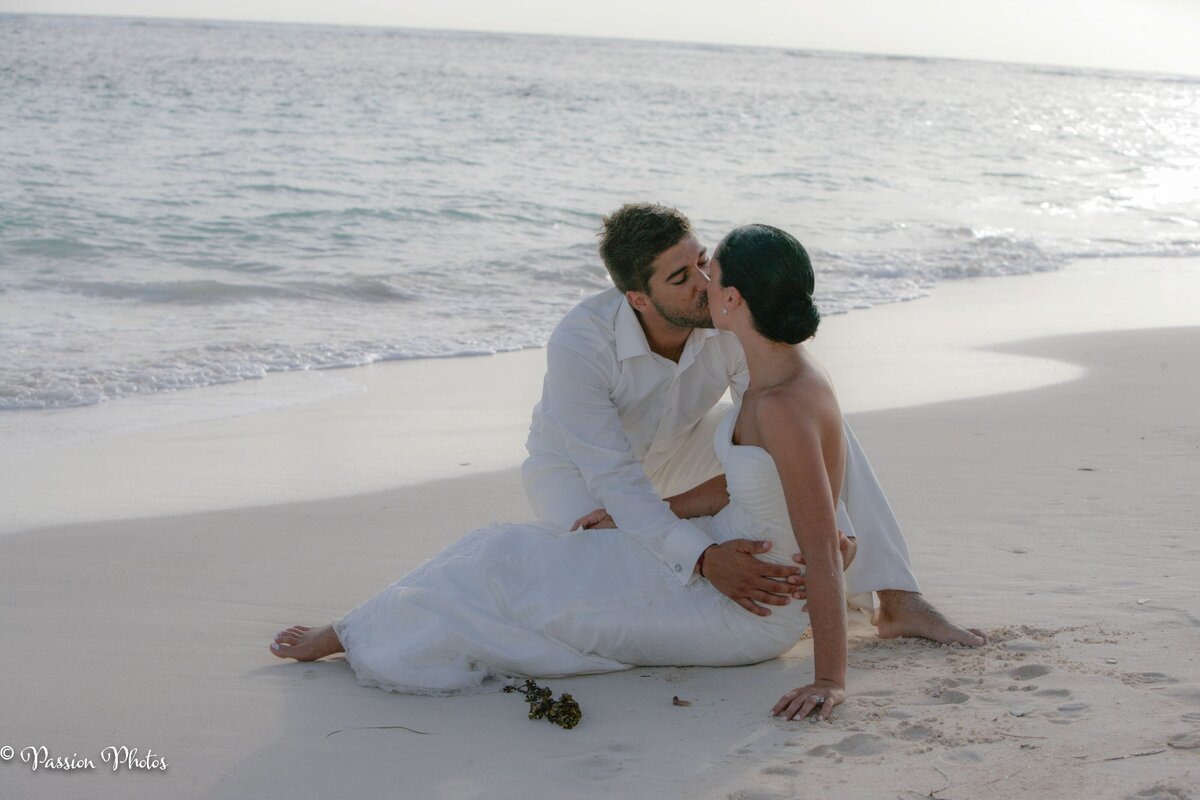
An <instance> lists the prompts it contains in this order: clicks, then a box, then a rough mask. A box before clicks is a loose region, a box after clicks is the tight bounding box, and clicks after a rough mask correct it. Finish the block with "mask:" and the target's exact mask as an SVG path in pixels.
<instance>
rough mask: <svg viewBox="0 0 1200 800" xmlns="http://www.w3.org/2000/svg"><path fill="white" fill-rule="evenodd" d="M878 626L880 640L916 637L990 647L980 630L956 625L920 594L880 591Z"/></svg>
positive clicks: (876, 625) (876, 619) (945, 642)
mask: <svg viewBox="0 0 1200 800" xmlns="http://www.w3.org/2000/svg"><path fill="white" fill-rule="evenodd" d="M875 627H876V628H877V629H878V631H879V636H880V638H881V639H894V638H896V637H897V636H915V637H918V638H921V639H930V640H932V641H935V642H940V643H941V644H961V645H963V646H965V647H980V646H982V645H985V644H987V634H986V633H984V632H983V631H981V630H979V629H978V628H964V627H962V626H960V625H955V624H954V623H953V622H951V621H950V620H948V619H946V617H944V616H943V615H942V612H940V611H938V610H937V609H936V608H934V607H933V605H932V604H931V603H930V602H929V601H928V600H926V599H925V598H924V597H922V596H921V595H920V594H918V593H917V592H902V591H900V590H898V589H885V590H883V591H881V592H879V612H878V613H877V614H876V616H875Z"/></svg>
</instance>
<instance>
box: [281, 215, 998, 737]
mask: <svg viewBox="0 0 1200 800" xmlns="http://www.w3.org/2000/svg"><path fill="white" fill-rule="evenodd" d="M600 256H601V258H602V259H603V261H604V265H605V266H606V267H607V269H608V272H609V275H610V276H611V277H612V281H613V284H614V288H611V289H608V290H606V291H603V292H601V293H599V294H597V295H595V296H593V297H590V298H588V299H586V300H584V301H583V302H582V303H580V304H579V305H577V306H576V307H575V308H573V309H572V310H571V311H569V312H568V313H567V314H566V316H565V317H563V320H562V322H561V323H559V325H558V327H557V328H556V329H555V330H554V332H553V333H552V334H551V336H550V341H549V343H548V344H547V347H546V361H547V369H546V378H545V383H544V388H543V393H542V399H541V401H540V402H539V403H538V405H537V406H536V407H535V408H534V410H533V421H532V424H531V425H530V433H529V440H528V442H527V444H526V447H527V449H528V451H529V457H528V458H527V459H526V460H525V463H524V465H523V468H522V474H523V477H524V481H525V488H526V491H527V493H528V496H529V501H530V504H531V505H532V507H533V509H534V511H535V513H536V514H537V516H538V519H539V522H534V523H530V522H522V523H509V524H496V525H492V526H489V527H487V528H483V529H480V530H477V531H473V532H471V533H469V534H467V535H466V536H465V537H463V538H462V539H461V540H459V541H458V542H456V543H454V544H452V545H450V546H449V547H447V548H446V549H444V550H443V551H442V552H441V553H439V554H438V555H436V556H434V557H433V558H432V559H430V560H429V561H427V562H425V563H424V564H422V565H421V566H419V567H417V568H416V569H414V570H413V571H412V572H410V573H408V574H407V575H405V576H404V577H402V578H400V579H399V580H398V581H396V582H395V583H393V584H392V585H391V586H389V587H387V588H386V589H384V590H383V591H382V592H380V593H379V594H377V595H375V596H374V597H373V598H371V599H370V600H368V601H366V602H365V603H363V604H362V605H360V606H358V607H357V608H355V609H354V610H352V611H350V612H349V613H348V614H346V615H345V616H344V617H342V618H341V619H339V620H337V621H336V622H334V623H333V624H331V625H325V626H323V627H306V626H294V627H291V628H288V629H286V630H283V631H281V632H280V633H279V634H278V635H277V636H276V637H275V640H274V642H272V643H271V645H270V650H271V652H272V653H273V654H275V655H276V656H279V657H280V658H294V659H297V660H300V661H311V660H314V659H318V658H322V657H324V656H328V655H332V654H335V653H342V652H344V653H345V654H346V660H347V661H349V663H350V666H351V667H353V668H354V671H355V673H356V674H357V676H358V680H359V682H360V683H362V684H364V685H368V686H378V687H380V688H383V689H387V690H391V691H400V692H412V693H419V694H442V693H453V692H458V691H462V690H468V689H471V688H475V687H478V686H480V684H482V683H483V682H484V681H485V680H486V679H489V678H498V679H508V678H514V677H550V676H562V675H581V674H587V673H597V672H608V671H614V670H623V669H628V668H629V667H632V666H668V665H675V666H687V665H695V666H700V665H703V666H733V665H742V664H752V663H756V662H759V661H764V660H767V659H770V658H775V657H777V656H779V655H781V654H783V653H785V652H787V651H788V650H790V649H791V648H792V647H793V646H794V645H795V644H796V642H797V641H799V639H800V637H801V636H802V634H803V633H804V631H805V629H806V628H808V627H809V626H811V627H812V634H813V650H814V659H813V660H814V674H813V680H812V681H811V682H810V683H808V684H806V685H805V686H801V687H798V688H795V689H792V690H791V691H788V692H787V693H785V694H784V695H783V696H782V697H781V698H780V699H779V701H778V702H777V703H776V704H775V706H774V708H773V713H774V714H776V715H777V716H783V717H786V718H788V719H798V718H803V717H806V716H808V715H809V714H810V713H812V714H814V715H816V716H819V717H821V718H828V717H829V715H830V714H831V713H832V712H833V709H834V708H835V707H836V706H838V705H839V704H841V703H842V702H844V700H845V697H846V659H847V654H846V649H847V647H846V636H847V634H846V615H847V598H848V597H851V598H853V599H854V600H855V601H856V602H858V604H859V605H863V606H864V607H868V608H871V607H873V599H872V596H871V593H872V592H874V593H875V597H877V598H878V607H877V608H874V623H875V625H876V626H877V628H878V632H879V635H880V636H883V637H895V636H918V637H923V638H927V639H932V640H933V641H937V642H942V643H958V644H961V645H966V646H979V645H982V644H983V643H984V642H985V641H986V637H985V636H984V634H983V633H982V632H981V631H978V630H975V629H971V630H968V629H966V628H962V627H960V626H958V625H955V624H954V623H952V622H950V621H949V620H948V619H946V618H945V617H944V616H943V615H942V614H940V613H939V612H938V611H937V610H936V609H935V608H934V607H933V606H932V605H931V604H930V603H929V602H928V601H927V600H925V598H924V597H922V595H921V594H920V588H919V586H918V584H917V580H916V578H915V576H914V575H913V572H912V567H911V564H910V563H909V558H908V549H907V546H906V545H905V542H904V538H903V535H902V534H901V532H900V528H899V525H898V524H897V522H896V519H895V517H894V515H893V514H892V511H891V508H890V507H889V506H888V503H887V499H886V498H885V497H884V495H883V491H882V489H881V488H880V487H879V484H878V481H877V480H876V478H875V475H874V473H873V472H872V470H871V467H870V464H869V463H868V462H867V459H866V456H865V455H864V454H863V452H862V449H861V448H860V447H859V445H858V442H857V440H856V439H855V438H854V435H853V433H852V432H851V431H850V429H849V427H848V426H847V424H846V422H845V420H844V419H843V417H842V412H841V409H840V408H839V406H838V400H837V394H836V392H835V391H834V388H833V384H832V382H831V381H830V378H829V375H828V374H827V373H826V371H825V370H824V368H823V367H821V365H820V364H819V363H817V361H816V360H815V359H814V358H813V356H812V355H811V354H810V353H809V352H808V351H807V349H806V348H805V346H804V342H806V341H807V340H808V339H810V338H812V337H813V335H814V334H815V333H816V331H817V326H818V323H819V322H820V314H819V312H818V310H817V307H816V305H815V304H814V303H813V289H814V277H813V269H812V265H811V263H810V260H809V256H808V253H807V252H806V251H805V249H804V247H803V246H802V245H801V244H800V242H799V241H797V240H796V239H795V237H793V236H791V235H790V234H788V233H786V232H784V231H782V230H779V229H778V228H774V227H771V226H769V225H747V226H744V227H740V228H737V229H736V230H734V231H732V232H731V233H730V234H729V235H727V236H726V237H725V238H724V239H722V240H721V242H720V244H718V245H717V247H716V249H715V250H714V251H713V253H712V255H711V257H710V256H709V254H708V251H707V250H706V248H705V247H704V246H703V245H701V243H700V241H699V240H698V239H697V237H696V235H695V233H694V232H693V231H692V227H691V224H690V223H689V221H688V220H687V218H686V217H685V216H684V215H683V214H681V213H680V212H679V211H677V210H676V209H673V208H668V207H665V206H660V205H651V204H630V205H625V206H622V207H621V208H619V209H617V210H616V211H615V212H613V213H612V214H611V215H609V216H607V217H605V218H604V221H603V229H602V231H601V233H600ZM727 390H728V391H730V392H731V395H732V398H733V405H732V406H729V405H727V404H725V403H722V402H720V401H721V398H722V397H723V396H724V395H725V392H726V391H727ZM797 550H798V551H799V552H798V553H797V552H796V551H797Z"/></svg>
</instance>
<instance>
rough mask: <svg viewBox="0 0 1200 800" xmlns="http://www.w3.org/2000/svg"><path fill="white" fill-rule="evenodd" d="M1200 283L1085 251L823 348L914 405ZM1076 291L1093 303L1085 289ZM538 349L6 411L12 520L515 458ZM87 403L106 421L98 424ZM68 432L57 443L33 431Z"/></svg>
mask: <svg viewBox="0 0 1200 800" xmlns="http://www.w3.org/2000/svg"><path fill="white" fill-rule="evenodd" d="M1197 296H1200V259H1175V258H1171V259H1117V260H1110V259H1102V260H1095V261H1079V262H1075V263H1074V264H1072V265H1071V266H1069V267H1068V268H1066V269H1064V270H1059V271H1055V272H1046V273H1035V274H1031V275H1022V276H1002V277H996V278H973V279H967V280H962V281H949V282H944V283H942V284H939V285H938V287H937V288H936V289H935V291H934V292H933V293H932V295H930V296H929V297H925V298H921V299H918V300H914V301H909V302H906V303H894V304H889V305H884V306H878V307H876V308H872V309H866V310H861V311H857V312H854V313H851V314H845V315H836V316H832V317H829V318H828V319H826V320H824V321H823V322H822V328H821V331H820V332H819V334H818V337H817V339H816V340H814V342H813V345H812V349H813V351H814V353H815V354H817V356H818V357H819V358H820V359H821V360H822V361H823V362H824V363H825V364H826V365H827V366H828V367H829V369H830V370H831V372H832V374H833V375H834V379H835V382H836V384H837V386H838V390H839V394H840V398H841V402H842V406H843V410H844V411H845V412H846V413H847V414H855V413H861V412H864V411H877V410H883V409H887V408H897V407H908V406H916V405H922V404H927V403H931V402H940V401H946V400H951V399H956V398H957V399H962V398H967V397H977V396H987V395H994V394H1003V393H1007V392H1013V391H1023V390H1030V389H1033V388H1037V387H1039V386H1047V385H1052V384H1054V383H1060V382H1064V381H1069V380H1074V379H1077V378H1079V377H1080V376H1081V375H1082V374H1083V371H1082V369H1081V368H1079V367H1078V366H1077V365H1073V364H1069V363H1066V362H1063V361H1059V360H1054V359H1048V358H1042V357H1035V356H1029V355H1023V354H1018V353H1014V352H1011V351H1006V350H1005V349H1004V346H1005V345H1006V344H1007V343H1010V342H1013V341H1019V340H1021V339H1028V338H1035V337H1039V336H1048V335H1054V334H1059V333H1072V332H1075V333H1081V332H1086V331H1094V330H1106V329H1120V330H1135V329H1143V328H1151V327H1164V326H1171V325H1183V324H1200V310H1197V309H1194V308H1191V307H1189V305H1188V302H1187V298H1189V297H1197ZM1079 297H1085V298H1090V301H1091V302H1090V304H1089V305H1087V306H1080V305H1079V304H1078V302H1077V301H1078V298H1079ZM544 352H545V351H544V350H542V349H538V350H523V351H516V352H510V353H500V354H496V355H492V356H480V357H472V358H447V359H415V360H411V361H393V362H384V363H379V364H373V365H369V366H366V367H353V368H346V369H342V370H322V371H315V372H308V373H287V374H282V375H270V376H267V378H265V379H263V380H262V381H260V382H246V383H242V384H236V385H232V386H228V387H209V388H206V389H198V390H191V391H188V392H184V393H179V394H177V395H175V396H155V397H150V398H139V399H135V400H131V401H128V402H127V401H117V402H114V403H113V404H112V405H111V406H110V407H107V408H106V407H96V408H88V409H78V410H68V411H66V412H65V413H49V414H40V415H38V416H37V417H28V418H25V419H27V420H38V422H37V423H35V424H31V425H29V426H26V427H24V428H23V426H21V425H19V424H18V422H19V421H14V420H13V419H12V418H9V419H8V420H6V422H7V423H8V427H7V428H0V438H4V437H5V436H7V438H8V439H9V440H10V442H9V444H10V446H9V447H7V448H5V450H4V452H0V537H2V536H5V535H10V534H13V533H17V532H21V531H29V530H34V529H39V528H46V527H52V526H55V525H63V524H71V523H80V522H87V521H99V520H115V519H137V518H147V517H156V516H165V515H174V514H183V513H192V512H200V511H206V510H215V509H222V508H226V509H227V508H239V507H250V506H263V505H275V504H280V503H287V502H296V501H301V500H306V499H314V498H331V497H341V496H353V495H361V494H366V493H370V492H375V491H382V490H385V489H387V488H389V487H393V486H398V485H406V486H407V485H416V484H421V483H425V482H428V481H433V480H439V479H444V478H451V477H455V476H461V475H469V474H479V473H482V472H488V471H493V470H498V469H504V468H508V467H513V466H516V465H519V464H520V461H521V459H522V458H523V456H524V440H525V433H526V430H527V426H528V422H529V412H530V410H531V409H532V407H533V405H534V403H536V402H537V399H538V397H539V396H540V391H541V379H542V375H543V372H544V357H545V356H544ZM285 397H286V398H287V399H284V398H285ZM481 397H484V398H486V401H485V402H480V400H479V398H481ZM156 406H167V407H170V408H172V409H173V410H172V411H170V413H168V414H167V418H168V419H170V418H171V415H172V414H177V413H183V414H184V415H185V416H186V415H191V416H192V417H193V418H192V419H191V420H190V421H184V422H175V423H170V424H157V423H155V422H154V421H153V420H154V419H155V414H156V411H155V407H156ZM180 409H182V411H180ZM91 419H102V420H103V421H102V422H101V423H100V425H101V427H107V428H110V429H111V430H109V431H97V430H96V429H95V425H94V424H93V423H91V422H89V421H87V420H91ZM75 420H84V421H83V422H76V421H75ZM56 436H57V437H59V440H58V443H57V444H54V445H51V446H40V445H39V444H38V442H40V441H44V440H47V439H50V440H53V439H54V437H56ZM22 444H23V446H22ZM110 465H113V466H110Z"/></svg>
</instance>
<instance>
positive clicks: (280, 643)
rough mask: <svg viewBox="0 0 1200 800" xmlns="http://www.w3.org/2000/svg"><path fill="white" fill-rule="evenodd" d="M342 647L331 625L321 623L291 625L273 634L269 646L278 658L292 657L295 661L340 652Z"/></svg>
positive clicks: (311, 659)
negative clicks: (315, 625)
mask: <svg viewBox="0 0 1200 800" xmlns="http://www.w3.org/2000/svg"><path fill="white" fill-rule="evenodd" d="M343 649H344V648H343V647H342V642H341V640H340V639H338V637H337V634H336V633H334V632H333V626H332V625H323V626H321V627H320V628H309V627H307V626H304V625H293V626H292V627H290V628H288V629H287V630H283V631H280V632H279V633H277V634H275V641H274V642H272V643H271V647H270V650H271V652H272V653H273V654H274V655H277V656H279V657H280V658H294V659H296V660H297V661H316V660H317V659H318V658H324V657H325V656H331V655H333V654H334V653H341V652H342V651H343Z"/></svg>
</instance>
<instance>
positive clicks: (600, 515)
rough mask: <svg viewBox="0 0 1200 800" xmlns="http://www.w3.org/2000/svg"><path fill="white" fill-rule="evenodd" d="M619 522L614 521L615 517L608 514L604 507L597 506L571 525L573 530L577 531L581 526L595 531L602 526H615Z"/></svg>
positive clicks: (586, 529)
mask: <svg viewBox="0 0 1200 800" xmlns="http://www.w3.org/2000/svg"><path fill="white" fill-rule="evenodd" d="M615 527H617V523H615V522H613V518H612V517H610V516H609V515H608V512H607V511H605V510H604V509H603V508H597V509H596V510H595V511H593V512H591V513H590V514H584V515H583V516H582V517H580V518H579V519H577V520H575V523H574V524H573V525H571V530H573V531H577V530H580V529H581V528H582V529H583V530H585V531H595V530H599V529H601V528H615Z"/></svg>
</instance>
